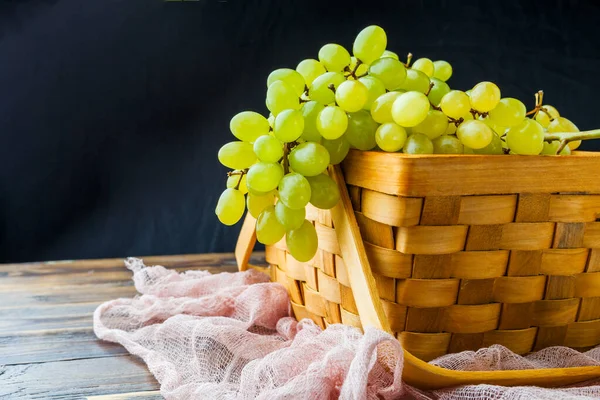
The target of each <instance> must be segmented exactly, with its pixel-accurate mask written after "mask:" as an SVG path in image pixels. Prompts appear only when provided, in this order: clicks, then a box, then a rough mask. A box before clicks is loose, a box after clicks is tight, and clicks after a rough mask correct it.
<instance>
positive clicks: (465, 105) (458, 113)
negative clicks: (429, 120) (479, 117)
mask: <svg viewBox="0 0 600 400" xmlns="http://www.w3.org/2000/svg"><path fill="white" fill-rule="evenodd" d="M440 107H441V108H442V112H443V113H444V114H446V115H447V116H449V117H450V118H454V119H459V118H460V117H462V116H463V115H465V114H467V113H468V112H469V110H470V109H471V100H470V99H469V96H467V94H466V93H465V92H461V91H460V90H451V91H450V92H448V93H447V94H446V95H445V96H444V97H442V100H441V101H440Z"/></svg>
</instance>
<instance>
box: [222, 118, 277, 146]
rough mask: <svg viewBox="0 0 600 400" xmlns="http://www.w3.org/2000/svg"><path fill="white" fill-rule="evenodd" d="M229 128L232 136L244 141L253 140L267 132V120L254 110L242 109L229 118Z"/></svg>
mask: <svg viewBox="0 0 600 400" xmlns="http://www.w3.org/2000/svg"><path fill="white" fill-rule="evenodd" d="M229 129H230V130H231V133H233V136H235V137H236V138H238V139H240V140H241V141H244V142H254V141H255V140H256V139H257V138H258V137H260V136H262V135H268V134H269V121H268V120H267V119H266V118H265V117H263V116H262V115H260V114H259V113H257V112H254V111H242V112H241V113H238V114H236V115H234V116H233V118H231V121H230V122H229Z"/></svg>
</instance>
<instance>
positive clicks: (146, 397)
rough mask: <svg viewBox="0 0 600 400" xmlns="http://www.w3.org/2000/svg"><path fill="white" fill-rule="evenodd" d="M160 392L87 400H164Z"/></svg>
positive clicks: (153, 391)
mask: <svg viewBox="0 0 600 400" xmlns="http://www.w3.org/2000/svg"><path fill="white" fill-rule="evenodd" d="M163 398H164V397H162V396H161V395H160V392H159V391H158V390H150V391H147V392H132V393H118V394H108V395H102V396H88V397H87V400H129V399H135V400H159V399H163Z"/></svg>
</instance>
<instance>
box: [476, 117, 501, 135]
mask: <svg viewBox="0 0 600 400" xmlns="http://www.w3.org/2000/svg"><path fill="white" fill-rule="evenodd" d="M469 115H471V114H469ZM480 121H481V122H483V123H484V124H486V125H487V126H488V127H489V128H490V129H491V130H492V131H493V132H494V133H495V134H496V135H498V136H502V135H504V132H505V131H506V129H507V128H506V127H505V126H501V125H498V124H496V123H495V122H494V121H492V120H491V119H490V118H485V119H482V120H480Z"/></svg>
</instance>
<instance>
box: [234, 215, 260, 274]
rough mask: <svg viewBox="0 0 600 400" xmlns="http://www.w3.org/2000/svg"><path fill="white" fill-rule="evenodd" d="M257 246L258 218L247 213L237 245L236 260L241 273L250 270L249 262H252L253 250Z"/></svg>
mask: <svg viewBox="0 0 600 400" xmlns="http://www.w3.org/2000/svg"><path fill="white" fill-rule="evenodd" d="M255 245H256V218H254V217H253V216H252V215H250V213H249V212H247V213H246V218H245V219H244V223H243V224H242V230H241V231H240V235H239V236H238V241H237V244H236V245H235V260H236V261H237V265H238V269H239V270H240V271H246V270H247V269H248V268H249V265H248V262H249V261H250V256H252V250H254V246H255Z"/></svg>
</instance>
